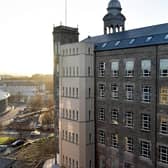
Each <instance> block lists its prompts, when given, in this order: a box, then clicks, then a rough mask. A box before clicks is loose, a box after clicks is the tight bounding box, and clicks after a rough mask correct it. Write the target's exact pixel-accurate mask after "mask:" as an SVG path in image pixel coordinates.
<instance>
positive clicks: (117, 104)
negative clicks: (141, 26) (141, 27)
mask: <svg viewBox="0 0 168 168" xmlns="http://www.w3.org/2000/svg"><path fill="white" fill-rule="evenodd" d="M167 54H168V45H160V46H151V47H141V48H131V49H120V50H113V51H104V52H96V102H95V108H96V110H95V111H96V135H97V136H96V137H97V138H96V160H97V162H96V163H98V165H97V166H96V167H100V165H99V163H100V162H101V160H103V164H104V165H105V167H106V168H111V167H120V168H123V167H124V164H125V163H127V162H128V163H130V165H131V166H132V167H134V166H136V167H139V168H140V167H143V168H150V167H151V168H153V167H159V168H160V167H161V166H160V164H159V162H157V161H158V160H159V158H158V154H157V152H158V150H159V149H158V144H165V145H166V144H167V142H168V137H167V136H165V135H163V134H161V133H160V132H159V130H160V118H159V116H160V115H166V109H167V107H166V106H165V105H161V104H160V90H161V87H163V86H165V87H166V86H167V84H166V82H167V78H163V77H160V59H163V58H167ZM126 60H133V61H134V75H133V77H126V76H125V72H124V71H125V61H126ZM142 60H151V75H150V76H149V77H143V76H142V69H141V61H142ZM113 61H119V75H118V77H112V71H111V62H113ZM102 62H104V63H105V72H104V77H99V63H102ZM100 83H103V84H104V85H105V96H104V97H103V98H100V97H99V88H98V87H99V84H100ZM113 84H117V85H118V95H119V96H118V99H116V100H114V99H112V95H111V85H113ZM127 84H131V85H133V87H134V89H133V100H131V101H129V100H126V91H125V85H127ZM143 86H150V87H151V102H150V103H144V102H142V88H143ZM102 107H103V108H104V109H105V119H104V120H99V114H98V113H99V109H100V108H102ZM113 108H116V109H119V114H118V124H113V123H112V120H111V110H112V109H113ZM125 112H133V127H128V126H126V124H125ZM142 114H148V115H150V123H149V124H150V128H149V129H148V130H144V129H142V127H141V124H142V121H141V115H142ZM99 130H103V131H104V132H105V144H100V143H99ZM113 133H114V134H117V136H118V140H117V141H118V146H117V147H116V148H115V147H112V145H111V143H112V142H111V141H112V140H111V134H113ZM128 136H129V137H132V138H133V151H132V152H127V151H126V149H125V148H126V147H125V146H126V144H125V137H128ZM141 140H145V141H148V142H149V143H150V156H149V158H145V157H142V156H141V144H140V142H141ZM162 166H163V165H162ZM166 166H167V165H165V167H166ZM163 167H164V166H163Z"/></svg>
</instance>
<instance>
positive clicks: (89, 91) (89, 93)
mask: <svg viewBox="0 0 168 168" xmlns="http://www.w3.org/2000/svg"><path fill="white" fill-rule="evenodd" d="M90 97H91V88H89V98H90Z"/></svg>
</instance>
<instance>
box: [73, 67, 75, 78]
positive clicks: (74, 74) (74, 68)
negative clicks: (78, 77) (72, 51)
mask: <svg viewBox="0 0 168 168" xmlns="http://www.w3.org/2000/svg"><path fill="white" fill-rule="evenodd" d="M73 76H75V67H73Z"/></svg>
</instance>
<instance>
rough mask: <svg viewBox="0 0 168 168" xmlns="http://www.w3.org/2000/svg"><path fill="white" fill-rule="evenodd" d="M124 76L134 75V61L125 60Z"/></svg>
mask: <svg viewBox="0 0 168 168" xmlns="http://www.w3.org/2000/svg"><path fill="white" fill-rule="evenodd" d="M129 64H132V68H130V67H129V66H130V65H129ZM125 76H126V77H133V76H134V61H133V60H129V61H126V62H125Z"/></svg>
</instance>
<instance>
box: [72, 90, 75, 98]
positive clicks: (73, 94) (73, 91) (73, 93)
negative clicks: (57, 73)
mask: <svg viewBox="0 0 168 168" xmlns="http://www.w3.org/2000/svg"><path fill="white" fill-rule="evenodd" d="M72 97H75V88H72Z"/></svg>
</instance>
